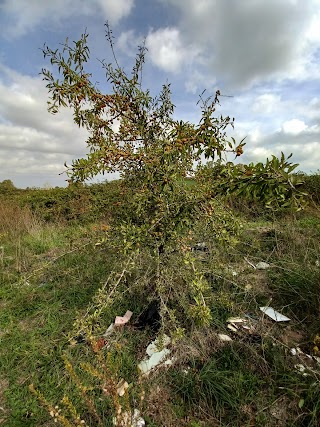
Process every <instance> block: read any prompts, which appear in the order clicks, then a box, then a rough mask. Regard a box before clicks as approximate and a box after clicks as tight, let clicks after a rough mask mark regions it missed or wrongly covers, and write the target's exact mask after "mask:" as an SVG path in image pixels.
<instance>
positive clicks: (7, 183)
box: [0, 179, 16, 192]
mask: <svg viewBox="0 0 320 427" xmlns="http://www.w3.org/2000/svg"><path fill="white" fill-rule="evenodd" d="M13 190H16V187H15V185H14V184H13V182H12V181H11V180H10V179H5V180H4V181H2V182H0V192H7V191H13Z"/></svg>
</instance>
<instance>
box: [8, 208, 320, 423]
mask: <svg viewBox="0 0 320 427" xmlns="http://www.w3.org/2000/svg"><path fill="white" fill-rule="evenodd" d="M6 212H7V211H6ZM6 212H4V215H5V218H8V215H7V214H6ZM18 212H20V211H18ZM20 213H21V221H20V222H17V221H15V223H18V225H19V226H17V225H14V224H15V223H9V222H7V225H6V228H5V227H4V226H3V228H2V229H1V230H0V233H1V235H0V246H2V247H3V248H4V249H3V259H2V260H0V262H1V263H2V264H1V272H0V280H1V286H0V386H1V387H0V390H1V391H0V407H1V408H2V409H1V412H0V425H3V426H8V427H19V426H30V427H38V426H51V425H57V423H55V422H54V421H53V419H51V417H50V415H49V412H50V410H48V409H47V408H45V407H44V406H45V405H42V404H40V402H39V400H38V399H37V398H36V396H35V395H34V394H33V393H31V391H30V390H29V385H30V384H33V385H34V387H35V388H36V390H38V391H39V392H41V394H42V395H43V396H44V397H45V399H46V400H47V402H49V403H50V404H52V405H53V406H55V405H56V404H58V405H59V406H60V407H61V408H63V410H64V412H66V408H65V407H64V406H63V405H62V404H61V399H62V398H63V396H65V395H67V396H68V397H70V399H72V401H73V402H74V405H75V408H76V409H77V411H78V412H79V413H80V414H81V416H82V417H83V419H84V420H85V421H86V423H87V425H89V426H96V425H99V423H98V421H97V418H96V415H95V413H96V414H98V416H99V417H100V419H101V420H102V425H105V426H109V425H110V426H111V425H112V416H113V414H114V411H115V406H116V405H117V404H118V403H119V404H121V405H122V406H123V407H131V408H133V407H135V408H138V409H140V410H141V412H142V414H143V417H144V418H145V420H146V421H147V422H148V425H150V426H154V427H156V426H159V427H160V426H166V427H170V426H181V427H183V426H193V427H202V426H205V427H206V426H225V427H227V426H241V427H242V426H248V427H249V426H252V425H255V426H265V427H272V426H275V427H276V426H280V425H281V426H296V427H298V426H308V427H316V426H317V425H319V424H318V423H319V422H318V419H319V417H320V382H319V379H320V369H319V365H317V364H316V363H315V361H314V360H313V361H312V363H309V365H308V363H307V362H305V359H303V358H302V359H300V358H299V357H296V356H293V355H292V354H291V353H290V348H291V347H296V346H297V345H299V346H300V347H301V348H302V350H303V351H305V352H306V353H308V354H311V355H314V354H315V353H314V351H315V350H314V347H315V344H314V343H313V340H314V338H315V336H316V335H317V334H318V335H319V334H320V322H319V309H320V301H319V295H320V292H319V291H320V289H319V286H320V285H319V283H320V280H319V279H320V277H319V276H320V267H318V264H317V261H318V260H320V244H319V224H320V222H319V217H318V216H317V215H316V213H315V212H309V213H305V214H303V215H300V216H299V217H298V218H292V217H284V218H278V219H277V220H275V221H274V222H272V221H266V220H265V219H264V220H263V221H262V220H261V219H259V218H257V219H256V220H252V221H250V222H249V221H248V220H244V222H243V229H242V230H243V231H242V233H241V235H240V237H239V240H238V242H237V243H236V244H234V245H233V246H231V245H230V246H228V245H221V244H219V243H217V241H216V240H215V238H214V236H212V235H210V234H207V235H204V234H205V231H204V227H201V226H200V227H199V230H200V231H199V239H200V237H201V241H206V243H207V244H208V246H209V247H210V248H211V251H210V252H209V253H208V254H205V255H203V254H197V256H198V257H199V258H198V264H199V268H201V271H202V273H203V275H204V277H205V278H206V280H207V281H208V283H209V285H210V292H211V298H210V309H211V314H212V316H213V321H212V324H211V326H210V327H209V328H207V329H201V328H199V327H196V326H195V325H191V327H190V324H187V323H186V325H187V326H188V328H189V330H188V332H187V334H186V336H185V337H184V338H183V339H182V340H180V341H177V342H175V343H174V344H173V345H172V347H171V348H172V351H173V356H174V359H175V364H174V366H173V367H171V368H169V369H166V370H163V369H162V370H159V371H158V372H156V373H154V374H152V375H151V376H150V377H149V378H148V379H145V380H144V379H141V378H140V377H139V375H138V370H137V364H138V363H139V361H140V360H141V359H142V358H143V357H145V348H146V346H147V344H148V343H149V342H150V340H151V339H153V338H154V335H153V333H152V331H151V330H149V329H145V330H142V331H141V330H138V329H136V328H134V327H133V326H132V324H129V326H126V327H125V328H124V329H123V330H121V331H119V332H118V333H116V334H115V335H114V336H113V337H112V338H110V343H111V346H110V347H109V348H108V349H102V350H100V351H99V352H95V351H94V349H93V347H92V346H91V345H90V344H88V343H82V344H76V345H73V346H71V345H70V341H69V338H70V335H71V336H72V333H73V330H74V329H73V328H74V327H73V324H74V321H75V319H76V318H81V317H82V316H83V314H84V313H85V311H86V309H87V307H88V304H89V303H90V301H92V298H93V297H94V295H95V294H96V292H97V290H98V289H99V288H100V287H101V285H102V284H103V283H105V282H106V280H107V278H108V276H109V275H110V273H111V271H112V270H113V269H114V268H118V267H119V265H120V264H121V262H122V260H121V258H120V255H119V254H118V253H117V252H116V251H115V250H114V249H113V246H112V245H111V244H109V242H108V241H107V242H106V244H104V245H101V246H95V242H96V241H97V240H98V239H99V237H100V236H101V235H102V234H101V233H100V232H99V231H97V230H99V224H96V227H95V228H93V227H92V226H91V225H90V223H87V224H86V225H84V224H82V225H81V226H80V225H79V224H75V223H71V222H69V223H67V222H63V223H58V222H52V223H45V222H43V220H40V219H39V217H37V216H33V215H34V214H33V215H30V212H27V211H24V210H23V211H21V212H20ZM16 219H17V216H16ZM0 223H1V221H0ZM1 224H3V222H2V223H1ZM199 241H200V240H199ZM172 260H173V261H172V262H177V264H175V265H172V269H171V270H172V271H171V270H170V271H169V270H168V283H169V282H170V286H171V288H170V289H171V292H175V291H176V288H175V285H177V286H182V285H181V284H179V283H178V282H177V283H176V284H175V283H174V282H173V281H174V277H175V276H174V271H175V270H177V271H178V268H179V267H178V258H175V257H174V255H173V257H172ZM248 261H249V262H250V263H252V264H256V263H257V262H258V261H267V262H268V263H270V265H271V267H270V269H269V270H267V271H258V270H255V269H254V268H253V267H252V266H251V265H250V264H249V263H248ZM139 262H140V263H141V264H139V265H137V266H135V268H134V269H133V270H132V272H131V274H130V275H129V274H128V275H127V276H126V280H125V281H124V282H123V283H122V284H121V287H120V288H119V293H115V294H114V301H113V302H114V304H113V306H112V307H111V308H110V309H109V310H107V311H104V312H103V313H102V315H101V316H100V317H99V319H98V323H97V324H96V329H95V331H94V337H93V338H94V339H97V338H98V337H99V334H100V332H101V331H103V330H105V329H106V328H107V326H108V325H109V324H110V322H111V321H112V320H113V318H114V316H115V315H117V314H123V312H125V311H126V310H127V309H131V310H132V311H133V312H134V315H133V320H134V319H135V318H136V317H137V316H138V314H139V313H140V312H141V310H142V309H143V308H144V307H145V305H146V301H147V300H148V298H149V297H151V296H152V295H151V293H152V292H151V287H150V277H149V276H148V268H149V267H150V263H149V260H148V259H147V258H146V259H145V260H144V261H143V260H140V261H139ZM265 304H270V305H271V306H273V307H274V308H275V309H277V310H279V311H281V312H283V313H284V314H287V315H288V316H289V317H290V318H291V319H292V320H291V321H290V323H289V324H288V325H280V324H276V323H274V322H272V321H269V320H268V319H265V318H264V319H263V320H261V319H262V316H261V312H260V311H259V306H260V305H265ZM170 308H174V307H170ZM244 314H249V315H250V316H252V317H253V318H255V319H257V330H256V335H257V336H258V338H259V339H257V340H254V339H251V337H250V335H248V333H246V332H242V333H240V334H232V333H231V332H230V330H228V329H227V324H226V321H227V318H228V317H229V316H236V315H240V316H243V315H244ZM177 317H179V319H181V321H183V316H182V315H181V313H179V312H178V313H177ZM217 333H227V334H230V336H232V338H233V341H232V342H231V343H223V342H221V341H219V339H218V338H217ZM63 357H67V359H68V360H69V361H71V365H72V367H73V368H72V369H73V370H74V372H75V373H76V374H77V375H78V378H79V379H80V385H79V384H78V385H77V383H76V381H75V379H74V378H72V375H71V376H70V370H69V371H68V369H66V365H65V363H64V361H63ZM299 363H302V364H306V366H307V367H306V373H307V374H308V375H306V376H304V375H303V374H302V373H300V372H298V370H297V369H296V368H295V365H296V364H299ZM85 364H87V365H85ZM88 364H89V365H90V366H91V367H92V370H91V371H92V372H89V371H90V369H89V370H88V366H89V365H88ZM86 366H87V368H85V367H86ZM93 368H94V369H95V370H94V369H93ZM121 378H124V379H126V381H127V382H128V383H129V384H130V387H129V393H128V395H127V396H125V397H124V398H119V397H117V394H116V389H115V385H116V384H117V382H118V381H119V380H120V379H121ZM111 380H112V381H111ZM108 381H111V382H108ZM84 386H87V387H92V390H88V392H87V394H86V395H82V394H81V387H84ZM106 388H107V390H108V393H105V392H103V389H106ZM90 399H92V401H93V403H94V408H92V407H90ZM88 402H89V403H88ZM277 417H278V418H277ZM58 424H59V423H58ZM61 425H62V424H61ZM72 425H75V424H72Z"/></svg>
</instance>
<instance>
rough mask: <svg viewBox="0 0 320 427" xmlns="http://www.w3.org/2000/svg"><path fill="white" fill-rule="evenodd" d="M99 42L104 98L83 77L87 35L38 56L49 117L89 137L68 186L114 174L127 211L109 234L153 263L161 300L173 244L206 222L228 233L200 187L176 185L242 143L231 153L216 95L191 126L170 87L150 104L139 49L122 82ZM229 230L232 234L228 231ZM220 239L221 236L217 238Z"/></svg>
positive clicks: (200, 300)
mask: <svg viewBox="0 0 320 427" xmlns="http://www.w3.org/2000/svg"><path fill="white" fill-rule="evenodd" d="M106 35H107V39H108V41H109V43H110V46H111V51H112V53H113V56H114V62H115V66H113V65H112V64H108V63H106V62H105V61H102V67H103V68H104V70H105V73H106V78H107V81H108V84H109V88H110V92H112V94H111V95H110V94H103V93H101V91H100V90H99V88H98V87H97V86H95V85H94V84H93V83H92V82H91V81H90V79H91V77H92V76H91V75H90V74H89V73H87V72H86V70H85V65H86V62H87V61H88V59H89V48H88V45H87V38H88V35H87V34H86V33H85V34H83V35H82V37H81V39H80V40H79V41H77V42H73V44H72V45H69V44H68V40H67V41H66V43H65V45H64V46H63V49H62V51H59V50H52V49H50V48H49V47H47V46H45V47H44V49H43V53H44V56H45V57H49V58H50V62H51V64H52V65H53V66H55V67H56V69H57V70H58V72H59V74H60V76H62V77H61V79H59V78H58V79H55V77H54V75H53V74H52V72H51V71H49V70H45V69H44V70H42V74H43V76H44V80H46V81H47V88H48V91H49V93H50V101H49V111H51V112H52V113H57V112H58V111H59V108H60V107H61V106H62V107H70V108H71V109H72V110H73V113H74V121H75V123H77V124H78V125H79V126H83V127H85V128H86V129H87V130H88V131H89V135H90V136H89V138H88V140H87V145H88V146H89V148H90V153H89V154H88V156H87V158H85V159H79V160H75V161H74V162H73V163H72V165H71V167H69V169H68V173H69V175H70V177H71V179H72V180H73V181H75V182H78V181H83V180H85V179H87V178H91V177H93V176H95V175H96V174H97V173H101V172H102V173H103V172H106V171H108V172H110V171H116V170H117V171H120V173H121V177H122V178H123V180H124V184H125V191H126V192H127V195H124V197H125V200H126V202H127V204H126V208H125V209H126V212H124V217H123V221H122V223H120V224H119V222H117V224H116V225H115V226H114V227H113V228H112V229H113V231H114V234H115V235H120V237H121V236H122V242H123V243H122V251H123V252H125V253H128V255H129V254H130V252H132V251H137V250H138V251H139V250H140V248H141V247H142V246H144V247H147V248H149V252H150V254H151V256H153V257H155V262H154V265H155V271H154V275H155V278H154V283H155V284H158V285H156V289H155V290H156V293H157V297H158V298H159V299H160V300H162V299H163V298H164V296H165V295H166V293H167V291H166V289H165V287H163V283H162V284H161V285H159V283H160V282H161V280H160V278H163V273H162V271H164V270H165V266H166V265H168V258H167V254H168V253H170V252H172V251H175V250H179V248H180V239H181V238H183V236H186V235H187V233H188V232H189V231H190V230H191V228H192V225H193V224H194V222H195V221H197V220H199V219H200V218H201V217H206V218H207V220H208V221H209V222H210V221H211V222H212V223H214V224H215V225H216V226H217V230H218V229H219V223H222V228H224V229H225V231H226V229H227V228H228V227H225V224H224V222H225V220H226V215H224V214H222V215H220V214H221V211H220V210H218V209H214V208H213V205H214V204H215V202H214V201H213V200H211V199H210V198H209V197H208V194H207V193H206V186H199V187H198V188H197V189H191V190H190V189H189V188H186V186H184V185H182V181H183V179H184V178H185V177H186V176H187V175H192V174H193V173H194V164H195V163H199V162H201V158H202V156H205V157H206V158H211V159H215V158H218V159H219V158H221V156H222V154H223V153H224V152H226V151H233V152H235V153H237V155H240V154H241V153H242V145H243V144H239V145H238V146H236V144H235V143H231V142H227V140H226V129H227V127H228V126H233V120H231V119H230V117H225V118H224V117H222V116H221V117H215V110H216V107H217V106H218V104H219V95H220V93H219V91H217V92H216V94H215V96H213V97H208V98H206V99H205V98H203V96H201V97H200V102H199V103H200V107H201V119H200V121H199V123H198V125H194V124H191V123H189V122H183V121H178V120H175V119H174V118H173V114H174V105H173V103H172V101H171V90H170V85H169V84H164V85H163V87H162V91H161V92H160V94H159V95H158V96H154V97H153V96H151V94H150V92H149V90H145V89H143V87H142V69H143V64H144V61H145V53H146V48H145V46H141V47H139V50H138V54H137V56H136V61H135V64H134V66H133V69H132V73H131V75H128V74H127V73H126V72H125V71H124V70H123V69H122V68H121V67H120V66H119V64H118V61H117V58H116V56H115V54H114V49H113V36H112V33H111V30H110V28H109V26H108V25H107V34H106ZM229 219H231V222H233V220H232V218H231V217H229ZM229 228H230V229H233V228H234V227H233V226H232V224H230V227H229ZM227 237H228V233H226V232H225V233H224V234H223V238H227ZM160 258H161V259H160ZM195 274H196V272H195ZM192 286H193V285H191V284H190V286H187V289H186V294H187V295H189V294H190V295H193V294H194V290H193V289H192ZM200 288H201V287H200ZM199 292H200V294H199V295H198V296H197V298H193V297H192V299H193V300H195V301H194V303H195V307H194V316H195V317H196V318H197V319H198V320H199V319H200V320H201V313H200V312H199V310H200V311H201V310H202V313H203V321H204V323H207V321H208V315H207V308H206V305H205V302H204V301H205V298H204V296H203V294H202V291H201V290H200V291H199ZM176 303H177V304H179V300H177V301H176ZM163 315H164V313H163Z"/></svg>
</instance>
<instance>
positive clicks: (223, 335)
mask: <svg viewBox="0 0 320 427" xmlns="http://www.w3.org/2000/svg"><path fill="white" fill-rule="evenodd" d="M218 337H219V339H220V340H221V341H226V342H227V341H232V338H231V337H229V335H226V334H218Z"/></svg>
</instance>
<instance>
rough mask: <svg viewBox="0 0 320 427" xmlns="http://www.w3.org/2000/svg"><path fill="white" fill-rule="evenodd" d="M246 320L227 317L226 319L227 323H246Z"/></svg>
mask: <svg viewBox="0 0 320 427" xmlns="http://www.w3.org/2000/svg"><path fill="white" fill-rule="evenodd" d="M246 321H247V319H242V318H241V317H229V319H227V322H228V323H246Z"/></svg>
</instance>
